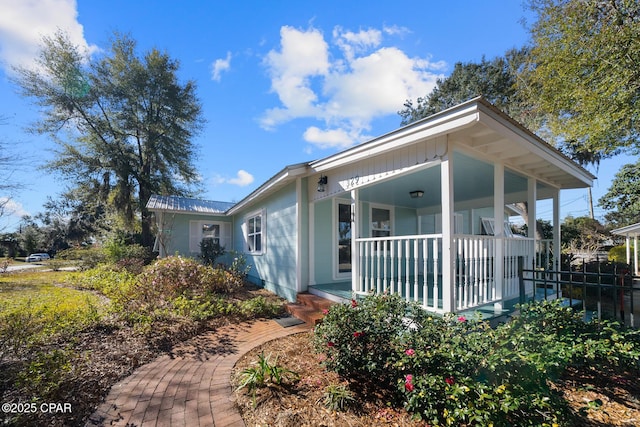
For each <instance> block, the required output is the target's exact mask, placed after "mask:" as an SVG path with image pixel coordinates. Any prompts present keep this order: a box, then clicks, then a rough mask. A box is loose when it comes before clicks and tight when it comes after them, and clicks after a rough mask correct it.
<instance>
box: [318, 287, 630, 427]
mask: <svg viewBox="0 0 640 427" xmlns="http://www.w3.org/2000/svg"><path fill="white" fill-rule="evenodd" d="M388 309H390V311H387V310H388ZM419 310H422V309H421V308H419V307H418V306H416V305H413V304H412V303H408V302H405V301H403V300H401V299H399V298H397V297H393V296H388V295H383V296H370V297H367V298H366V299H365V300H364V301H361V302H358V303H354V304H351V305H349V304H345V305H339V306H334V307H332V308H331V309H330V311H329V313H328V314H327V316H326V317H325V318H324V320H323V323H322V324H321V325H319V326H318V327H317V328H316V331H315V334H314V346H315V348H316V350H317V351H320V352H323V353H325V354H326V356H327V357H326V359H325V361H324V362H323V363H324V364H325V366H326V367H327V368H328V369H330V370H333V371H335V372H337V373H339V374H340V375H341V376H342V377H344V378H345V379H346V380H348V381H349V382H350V383H351V384H352V385H353V386H357V387H358V388H359V389H361V388H362V387H363V386H364V385H367V384H368V386H369V387H371V386H372V385H375V386H376V387H377V389H378V390H380V389H381V388H382V390H385V389H386V390H387V392H389V391H388V390H389V389H390V390H391V391H392V395H393V396H394V397H395V400H396V401H397V402H402V403H403V404H404V405H405V407H406V408H407V410H409V411H410V412H412V413H414V414H415V415H416V416H418V417H420V418H422V419H423V420H425V421H427V422H428V423H429V424H431V425H519V426H520V425H522V426H525V425H552V424H566V423H567V420H568V419H569V417H570V414H569V413H568V411H567V409H566V405H565V403H564V401H563V400H562V398H561V396H560V395H559V394H558V393H557V392H556V391H555V389H554V388H553V382H554V381H555V380H556V379H558V378H559V377H560V375H561V374H562V373H563V372H564V371H565V370H566V369H567V368H568V367H570V366H581V367H583V368H585V369H588V367H589V366H600V365H601V364H603V363H606V364H608V366H610V367H611V368H612V369H621V370H632V371H634V372H639V371H640V364H639V362H640V331H635V330H625V329H623V328H621V327H620V326H619V325H617V324H615V323H610V322H606V321H602V322H597V321H593V322H590V323H585V322H583V321H582V318H581V316H580V315H578V314H576V313H574V312H573V310H572V309H571V308H565V307H562V306H561V305H560V303H559V302H558V301H554V302H542V303H533V304H530V305H526V306H523V307H521V312H520V315H519V316H516V317H515V318H514V319H513V320H512V321H511V322H509V323H507V324H504V325H500V326H498V327H497V328H495V329H492V328H490V327H489V325H488V323H487V322H483V321H481V320H480V319H469V318H466V317H464V316H456V315H445V316H443V317H439V316H429V315H419V313H420V311H419ZM414 314H418V315H417V316H414ZM405 316H406V317H405ZM363 319H367V322H368V323H369V328H368V329H365V326H364V324H363V323H360V322H361V321H362V320H363ZM387 328H389V329H390V330H391V331H392V332H391V333H389V332H388V330H387ZM367 337H368V338H367ZM365 338H367V340H365ZM368 343H375V344H374V345H369V344H368ZM367 374H368V375H371V376H367ZM371 378H374V379H373V381H372V380H371ZM367 379H369V380H367Z"/></svg>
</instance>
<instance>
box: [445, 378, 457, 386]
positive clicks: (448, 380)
mask: <svg viewBox="0 0 640 427" xmlns="http://www.w3.org/2000/svg"><path fill="white" fill-rule="evenodd" d="M444 382H446V383H447V384H449V385H453V384H455V382H456V381H455V380H454V379H453V377H447V378H445V379H444Z"/></svg>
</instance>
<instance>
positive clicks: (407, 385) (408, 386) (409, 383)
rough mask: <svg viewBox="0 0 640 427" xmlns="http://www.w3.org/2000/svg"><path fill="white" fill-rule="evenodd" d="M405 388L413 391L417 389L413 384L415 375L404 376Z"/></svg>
mask: <svg viewBox="0 0 640 427" xmlns="http://www.w3.org/2000/svg"><path fill="white" fill-rule="evenodd" d="M404 389H405V390H406V391H413V390H414V389H415V386H414V385H413V375H411V374H407V375H405V376H404Z"/></svg>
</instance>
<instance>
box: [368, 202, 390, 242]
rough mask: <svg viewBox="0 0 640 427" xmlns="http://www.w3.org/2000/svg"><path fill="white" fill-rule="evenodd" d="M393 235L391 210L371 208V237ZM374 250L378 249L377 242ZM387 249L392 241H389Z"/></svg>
mask: <svg viewBox="0 0 640 427" xmlns="http://www.w3.org/2000/svg"><path fill="white" fill-rule="evenodd" d="M389 236H391V210H390V209H385V208H376V207H372V208H371V237H389ZM375 245H376V247H375V249H374V250H376V251H377V250H378V243H377V242H376V243H375ZM384 246H386V248H384V247H383V248H382V249H386V250H389V248H390V247H391V246H390V242H387V243H386V245H384Z"/></svg>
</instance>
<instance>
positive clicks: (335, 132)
mask: <svg viewBox="0 0 640 427" xmlns="http://www.w3.org/2000/svg"><path fill="white" fill-rule="evenodd" d="M408 31H409V30H407V29H406V28H400V27H385V28H384V29H383V30H378V29H366V30H360V31H357V32H353V31H348V30H345V29H343V28H341V27H336V28H335V29H334V30H333V32H332V37H333V38H332V44H331V45H329V44H328V43H327V41H326V40H325V38H324V35H323V34H322V33H321V32H320V31H319V30H317V29H314V28H310V29H308V30H301V29H295V28H292V27H286V26H285V27H282V28H281V31H280V47H279V49H278V50H271V51H270V52H269V53H268V55H267V56H266V58H265V64H266V66H267V68H268V71H269V75H270V77H271V90H272V91H273V92H274V93H276V94H277V95H278V97H279V99H280V103H281V105H279V106H276V107H273V108H270V109H268V110H266V111H265V112H264V114H263V115H262V117H261V125H262V126H263V127H264V128H266V129H271V128H275V127H276V126H278V125H280V124H282V123H286V122H288V121H290V120H294V119H298V118H311V119H315V120H318V121H320V122H323V123H324V126H322V125H319V126H310V127H308V128H307V130H306V131H305V132H304V134H303V137H304V139H305V140H306V141H307V142H309V143H310V144H312V145H313V146H316V147H318V148H345V147H348V146H350V145H353V144H355V143H358V142H361V141H363V140H364V139H365V138H366V137H367V135H366V132H367V131H368V130H369V129H370V127H371V121H372V120H374V119H375V118H378V117H383V116H386V115H390V114H396V113H397V111H398V110H399V109H400V108H401V107H402V105H403V103H404V102H405V101H406V100H407V99H415V98H417V97H419V96H424V95H426V94H427V93H429V92H430V91H431V90H432V89H433V88H434V86H435V84H436V80H437V79H438V78H439V77H443V74H442V71H443V70H444V69H445V68H446V63H445V62H444V61H439V62H432V61H431V60H430V58H427V57H422V58H420V57H418V58H412V57H410V56H408V55H407V54H406V53H405V52H403V51H402V50H400V49H399V48H397V47H394V46H385V45H384V41H385V40H384V36H385V35H397V34H400V35H402V34H406V33H407V32H408Z"/></svg>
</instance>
